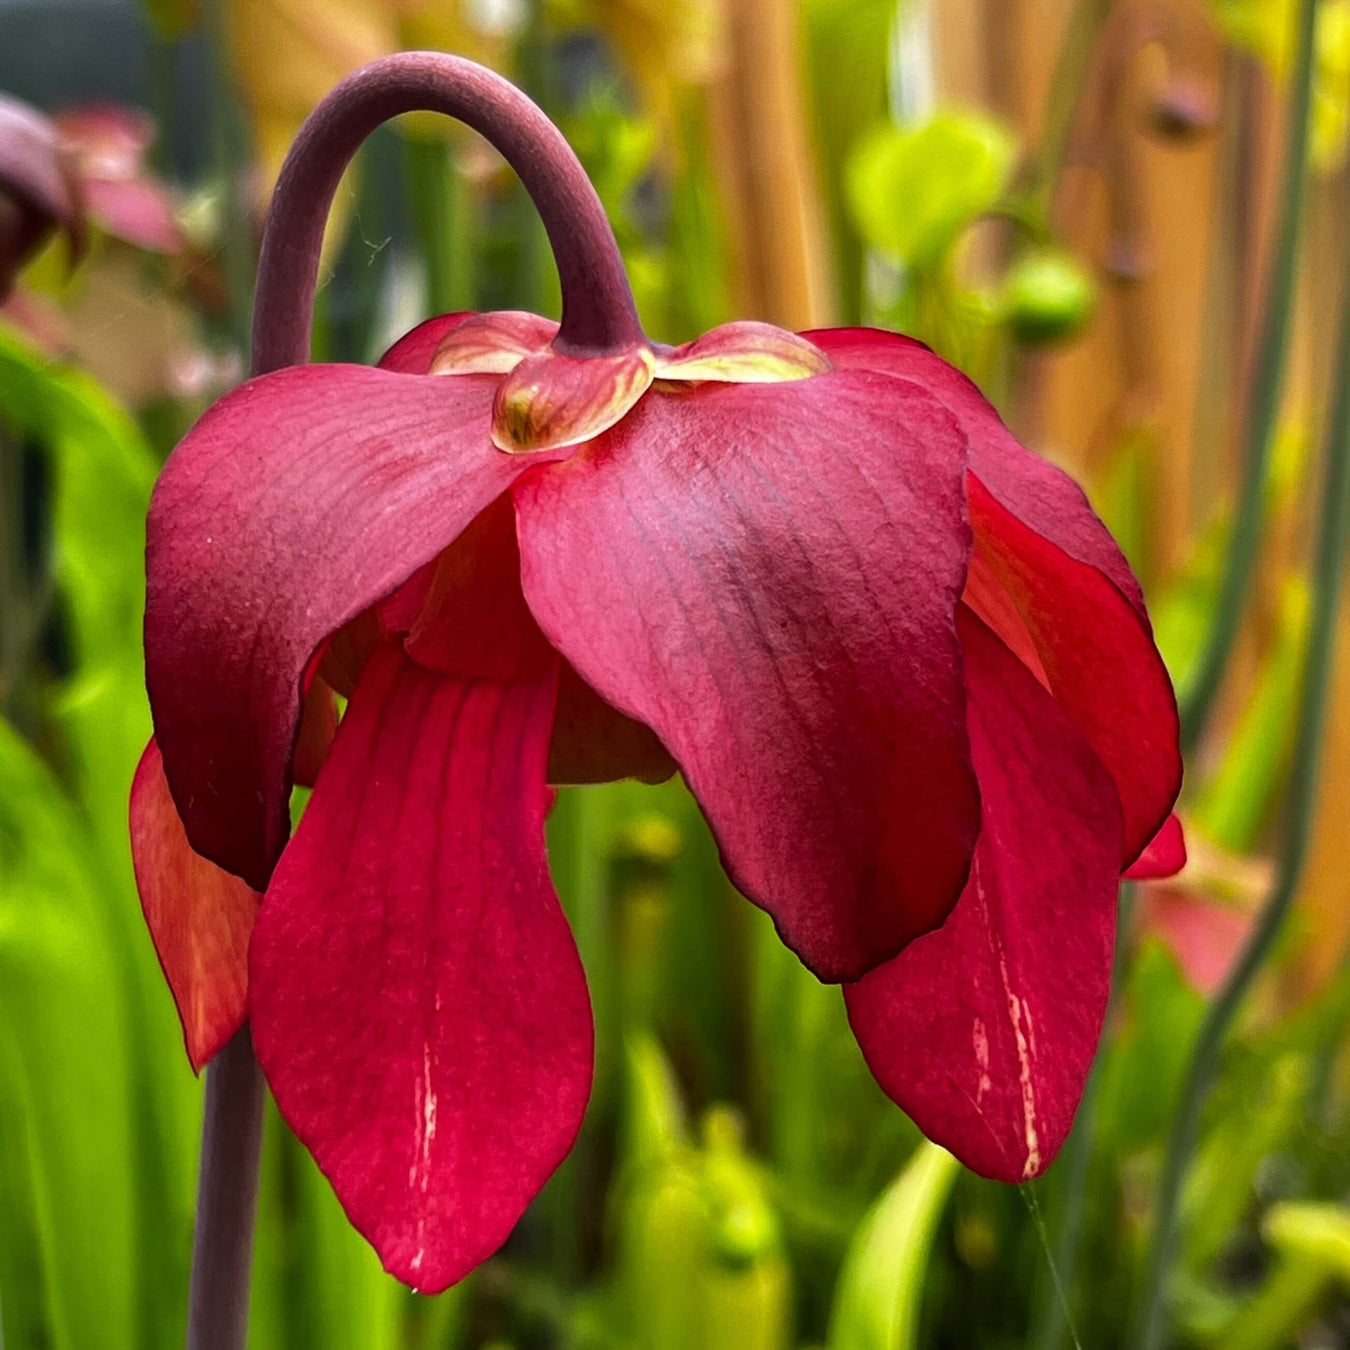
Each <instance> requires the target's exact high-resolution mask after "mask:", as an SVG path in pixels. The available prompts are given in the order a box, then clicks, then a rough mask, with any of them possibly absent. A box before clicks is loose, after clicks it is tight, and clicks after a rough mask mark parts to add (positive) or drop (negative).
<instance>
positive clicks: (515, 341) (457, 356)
mask: <svg viewBox="0 0 1350 1350" xmlns="http://www.w3.org/2000/svg"><path fill="white" fill-rule="evenodd" d="M557 331H558V325H557V324H556V323H554V322H553V320H552V319H543V318H540V316H539V315H538V314H528V313H526V312H525V311H523V310H512V309H506V310H497V311H495V312H493V313H491V314H473V315H470V317H469V318H467V319H465V320H464V322H463V323H460V324H456V325H455V327H454V328H453V329H452V330H451V331H450V332H449V333H447V334H446V335H445V337H444V338H442V339H441V341H440V343H439V344H438V345H437V347H436V350H435V352H434V353H433V354H432V358H431V364H430V366H429V367H428V372H429V373H430V374H432V375H482V374H487V375H504V374H506V372H507V371H510V370H514V369H515V368H516V367H517V366H518V365H519V364H520V363H521V362H522V361H523V360H524V359H525V358H526V357H527V356H538V355H539V354H540V353H541V352H543V351H544V349H545V348H546V347H547V346H548V344H549V343H550V342H552V341H553V338H554V335H555V334H556V333H557Z"/></svg>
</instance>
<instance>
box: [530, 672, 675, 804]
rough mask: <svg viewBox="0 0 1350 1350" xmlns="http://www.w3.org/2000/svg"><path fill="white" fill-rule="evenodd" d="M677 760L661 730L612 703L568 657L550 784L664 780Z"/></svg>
mask: <svg viewBox="0 0 1350 1350" xmlns="http://www.w3.org/2000/svg"><path fill="white" fill-rule="evenodd" d="M674 772H675V761H674V760H673V759H671V757H670V752H669V751H668V750H667V749H666V747H665V746H664V745H662V744H661V742H660V740H659V739H658V737H657V735H656V733H655V732H654V731H653V730H652V729H651V728H650V727H649V726H645V725H644V724H643V723H641V722H636V721H634V720H633V719H632V718H631V717H625V716H624V715H623V714H622V713H621V712H617V711H616V710H615V709H613V708H611V707H610V706H609V704H608V703H606V702H605V700H604V699H602V698H601V697H600V695H599V694H597V693H596V692H595V690H594V689H592V688H591V687H590V685H588V684H587V683H586V681H585V680H583V679H582V678H581V676H580V675H578V674H577V673H576V671H575V670H573V669H572V667H571V666H569V665H568V664H567V663H566V662H564V663H563V668H562V674H561V675H560V676H559V677H558V712H557V715H556V716H555V717H554V719H553V744H552V745H551V746H550V747H549V755H548V781H549V782H550V783H556V784H559V785H561V784H564V783H613V782H615V781H616V780H617V779H620V778H636V779H638V780H639V781H641V782H643V783H664V782H665V781H666V779H667V778H669V777H670V776H671V775H672V774H673V773H674Z"/></svg>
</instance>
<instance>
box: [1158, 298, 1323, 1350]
mask: <svg viewBox="0 0 1350 1350" xmlns="http://www.w3.org/2000/svg"><path fill="white" fill-rule="evenodd" d="M1339 341H1340V347H1339V354H1338V357H1337V367H1336V394H1335V398H1334V400H1333V406H1332V413H1331V420H1330V422H1329V423H1328V426H1327V437H1326V443H1327V448H1326V470H1325V474H1326V477H1325V483H1324V487H1323V494H1322V497H1321V507H1322V510H1321V522H1320V524H1319V527H1318V540H1317V554H1316V558H1315V561H1314V570H1313V598H1312V621H1311V625H1310V627H1309V630H1308V653H1307V667H1306V670H1305V673H1304V677H1303V689H1302V698H1301V701H1300V709H1301V710H1300V715H1299V723H1298V734H1297V739H1296V741H1295V744H1294V758H1293V768H1292V771H1291V775H1290V790H1289V805H1288V816H1287V819H1288V826H1287V829H1286V832H1285V836H1284V840H1283V843H1282V845H1281V849H1280V855H1279V861H1278V866H1277V870H1276V877H1275V882H1274V885H1273V886H1272V888H1271V891H1270V895H1269V896H1268V897H1267V899H1266V902H1265V905H1264V907H1263V908H1262V910H1261V913H1260V915H1259V917H1258V919H1257V922H1256V926H1255V927H1254V928H1253V929H1252V933H1251V936H1250V937H1249V938H1248V939H1247V945H1246V946H1245V947H1244V948H1243V950H1242V955H1241V957H1240V958H1239V960H1238V963H1237V965H1236V966H1235V967H1234V968H1233V970H1232V972H1231V973H1230V974H1229V976H1228V979H1227V980H1226V981H1225V982H1224V985H1223V987H1222V989H1220V991H1219V993H1218V995H1217V996H1216V997H1215V999H1214V1001H1213V1003H1211V1004H1210V1006H1209V1009H1208V1011H1207V1013H1206V1015H1205V1020H1204V1022H1203V1024H1202V1025H1201V1028H1200V1035H1199V1038H1198V1039H1197V1041H1196V1045H1195V1050H1194V1051H1193V1053H1192V1056H1191V1063H1190V1070H1189V1073H1188V1074H1187V1077H1186V1082H1185V1085H1184V1087H1183V1089H1182V1096H1181V1103H1180V1106H1179V1108H1178V1110H1177V1113H1176V1115H1175V1116H1174V1117H1173V1120H1172V1129H1171V1132H1170V1134H1169V1136H1168V1140H1167V1153H1166V1156H1165V1159H1164V1165H1163V1173H1162V1179H1161V1181H1160V1183H1159V1188H1158V1213H1157V1218H1156V1220H1155V1223H1154V1231H1153V1246H1152V1250H1151V1253H1150V1259H1149V1265H1148V1271H1147V1275H1146V1278H1145V1283H1144V1297H1143V1302H1142V1309H1143V1315H1142V1317H1141V1320H1140V1323H1139V1326H1138V1329H1137V1334H1136V1336H1135V1338H1134V1340H1133V1345H1134V1346H1135V1347H1137V1350H1155V1347H1157V1346H1159V1345H1160V1344H1161V1343H1162V1339H1163V1333H1164V1330H1165V1324H1166V1302H1165V1296H1166V1285H1167V1276H1168V1272H1169V1271H1170V1269H1171V1265H1172V1259H1173V1256H1174V1254H1175V1249H1176V1243H1177V1228H1178V1223H1177V1220H1178V1207H1179V1202H1180V1196H1181V1186H1182V1181H1183V1180H1184V1176H1185V1170H1186V1162H1187V1159H1188V1157H1189V1156H1190V1153H1191V1149H1192V1148H1193V1146H1194V1144H1195V1136H1196V1131H1197V1127H1198V1124H1199V1117H1200V1108H1201V1106H1202V1104H1203V1102H1204V1098H1205V1094H1206V1092H1207V1091H1208V1089H1209V1085H1210V1081H1211V1080H1212V1078H1213V1077H1214V1072H1215V1069H1216V1067H1217V1064H1218V1057H1219V1052H1220V1050H1221V1049H1222V1048H1223V1042H1224V1037H1225V1035H1226V1033H1227V1031H1228V1026H1229V1023H1230V1022H1232V1020H1233V1017H1234V1015H1235V1014H1236V1013H1237V1010H1238V1008H1239V1007H1240V1006H1241V1003H1242V1000H1243V997H1244V995H1245V994H1246V993H1247V990H1248V988H1249V987H1250V985H1251V983H1252V980H1253V979H1254V978H1255V976H1256V974H1257V972H1258V971H1259V970H1260V968H1261V966H1262V964H1263V963H1264V962H1265V959H1266V957H1267V956H1269V955H1270V950H1271V948H1272V947H1273V946H1274V943H1275V939H1276V938H1277V937H1278V936H1279V932H1280V928H1281V926H1282V924H1283V922H1284V918H1285V916H1286V914H1288V912H1289V907H1290V905H1292V904H1293V901H1294V895H1295V893H1296V892H1297V890H1298V885H1299V881H1300V879H1301V877H1302V875H1303V866H1304V862H1305V860H1306V858H1307V853H1308V841H1309V839H1310V837H1311V834H1312V826H1313V817H1314V813H1315V807H1316V798H1317V782H1318V771H1319V769H1320V767H1321V750H1322V736H1323V732H1324V730H1325V725H1326V715H1327V703H1328V697H1329V692H1330V687H1331V673H1332V670H1331V668H1332V658H1333V656H1334V653H1335V645H1336V621H1337V617H1338V613H1339V609H1340V599H1341V573H1342V570H1343V566H1344V561H1345V556H1346V553H1347V551H1350V282H1348V283H1347V284H1346V287H1345V296H1344V299H1343V301H1342V318H1341V332H1340V339H1339Z"/></svg>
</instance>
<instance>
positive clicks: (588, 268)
mask: <svg viewBox="0 0 1350 1350" xmlns="http://www.w3.org/2000/svg"><path fill="white" fill-rule="evenodd" d="M420 111H426V112H441V113H446V114H448V115H449V116H451V117H457V118H459V119H460V120H461V121H463V122H466V123H467V124H468V125H469V126H471V127H473V128H474V130H476V131H478V132H480V133H482V135H484V136H485V137H486V138H487V139H488V140H489V141H490V142H491V143H492V144H493V145H494V146H495V147H496V148H497V149H498V150H499V151H500V152H501V153H502V155H503V156H504V157H505V158H506V160H507V162H508V163H509V164H510V165H511V166H512V167H513V168H514V169H515V170H516V172H517V173H518V174H519V175H520V178H521V180H522V181H523V182H524V184H525V187H526V188H527V189H528V191H529V193H530V195H531V196H532V197H533V199H534V202H535V205H536V207H537V208H538V211H539V214H540V216H541V217H542V219H543V222H544V228H545V230H547V232H548V237H549V241H550V243H551V244H552V246H553V253H554V257H555V259H556V261H557V264H558V275H559V279H560V281H561V283H562V294H563V316H562V325H561V327H560V329H559V333H558V337H557V339H555V345H556V346H558V347H559V348H561V349H562V350H564V351H569V352H573V353H577V352H586V353H595V352H604V351H612V350H615V349H622V348H625V347H630V346H632V345H634V344H637V343H642V344H645V343H646V337H645V335H644V334H643V332H642V326H641V324H640V323H639V322H638V317H637V309H636V307H635V306H634V303H633V293H632V290H631V289H630V288H629V285H628V277H627V274H626V273H625V272H624V268H623V260H622V258H621V257H620V255H619V249H618V245H617V243H616V242H615V240H614V232H613V230H612V229H611V228H610V225H609V221H608V219H607V218H606V216H605V213H604V209H603V207H602V206H601V204H600V198H599V197H598V196H597V195H596V192H595V189H594V188H593V187H592V186H591V182H590V180H589V179H588V178H587V177H586V173H585V170H583V169H582V167H581V165H580V163H579V162H578V160H577V158H576V156H575V155H574V154H573V153H572V150H571V148H570V147H569V146H568V144H567V142H566V141H565V140H564V139H563V136H562V133H561V132H560V131H559V130H558V129H557V128H556V127H555V126H554V125H553V123H552V122H550V121H549V120H548V118H547V117H545V116H544V114H543V113H542V112H541V111H540V110H539V109H538V108H537V107H536V106H535V105H534V104H533V103H531V102H530V100H529V99H528V98H526V97H525V95H524V94H522V93H521V92H520V91H519V90H518V89H516V88H515V87H514V86H513V85H511V84H509V83H507V81H505V80H503V79H502V78H501V77H500V76H499V75H495V74H494V73H493V72H492V71H490V70H485V69H484V68H483V67H482V66H479V65H475V64H474V63H473V62H472V61H465V60H463V59H461V58H459V57H455V56H446V55H443V54H441V53H439V52H404V53H402V54H400V55H397V56H391V57H387V58H384V59H382V60H379V61H374V62H372V63H371V64H370V65H367V66H364V67H363V68H362V69H360V70H358V71H357V72H356V73H355V74H353V75H351V76H349V77H348V78H347V79H345V80H344V81H342V83H341V84H339V85H338V86H337V87H336V88H335V89H333V91H332V92H331V93H330V94H329V95H328V96H327V97H326V98H325V99H324V100H323V102H322V103H320V104H319V106H318V107H317V108H316V109H315V110H314V112H313V113H312V114H311V115H310V117H309V119H308V120H307V121H306V122H305V125H304V126H303V127H302V128H301V130H300V134H299V135H298V136H297V137H296V139H295V143H294V145H292V146H291V150H290V154H289V155H288V156H287V158H286V163H285V164H284V165H283V167H282V170H281V177H280V179H279V180H278V182H277V187H276V191H275V192H274V193H273V196H272V205H271V209H270V210H269V212H268V217H267V227H266V230H265V232H264V235H263V244H262V253H261V256H260V258H259V261H258V281H257V286H256V290H255V294H254V304H253V359H252V373H253V374H254V375H263V374H267V373H268V372H269V371H274V370H280V369H282V368H283V367H285V366H293V365H300V364H303V363H304V362H306V361H308V360H309V347H310V331H311V327H312V324H313V310H314V292H315V288H316V286H317V283H318V272H319V254H320V250H321V248H322V245H323V233H324V227H325V225H326V224H327V221H328V212H329V208H330V207H331V205H332V201H333V194H334V193H335V192H336V191H337V185H338V181H339V180H340V179H341V177H342V173H343V170H344V169H346V167H347V165H348V163H349V162H350V160H351V158H352V156H353V155H354V154H355V153H356V151H357V150H358V149H359V148H360V146H361V143H362V142H363V141H364V140H365V139H366V137H367V136H368V135H369V134H370V133H371V132H372V131H374V130H375V128H376V127H378V126H380V125H381V124H382V123H384V122H387V121H388V120H389V119H390V118H391V117H397V116H399V115H400V114H401V113H407V112H420ZM263 1098H264V1088H263V1080H262V1074H261V1072H260V1070H259V1068H258V1062H257V1059H256V1058H255V1057H254V1054H253V1043H252V1040H251V1038H250V1036H249V1032H248V1028H247V1026H245V1027H244V1028H243V1030H241V1031H240V1032H239V1034H238V1035H237V1036H236V1037H235V1038H234V1040H233V1041H231V1042H230V1044H229V1045H228V1046H227V1047H226V1048H225V1049H224V1050H223V1051H221V1053H220V1054H219V1055H218V1056H217V1057H216V1059H215V1060H214V1061H213V1062H212V1064H211V1067H210V1068H209V1069H208V1071H207V1080H206V1112H205V1121H204V1125H203V1132H202V1161H201V1172H200V1179H199V1182H198V1201H197V1226H196V1234H195V1238H194V1243H193V1253H192V1285H191V1291H190V1295H189V1313H188V1335H187V1350H244V1346H245V1343H246V1340H247V1335H248V1299H249V1277H250V1267H251V1264H252V1256H253V1223H254V1215H255V1212H256V1209H257V1195H258V1167H259V1158H260V1154H261V1147H262V1108H263Z"/></svg>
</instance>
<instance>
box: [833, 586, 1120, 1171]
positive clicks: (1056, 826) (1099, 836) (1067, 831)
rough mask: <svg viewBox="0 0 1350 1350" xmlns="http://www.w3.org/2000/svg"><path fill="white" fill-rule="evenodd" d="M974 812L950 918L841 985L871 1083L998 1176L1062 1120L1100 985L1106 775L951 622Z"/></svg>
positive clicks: (1112, 888) (1110, 928) (1041, 702)
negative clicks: (961, 883) (957, 635)
mask: <svg viewBox="0 0 1350 1350" xmlns="http://www.w3.org/2000/svg"><path fill="white" fill-rule="evenodd" d="M960 628H961V638H962V644H963V647H964V649H965V657H966V677H967V680H968V682H969V687H970V713H969V716H970V740H971V749H972V751H973V753H974V757H975V767H976V770H977V771H978V773H979V777H980V790H981V794H982V801H983V805H984V814H983V820H982V826H981V831H980V841H979V844H978V845H977V847H976V849H975V861H974V864H973V866H972V868H971V874H970V882H969V884H968V885H967V887H966V890H965V893H964V894H963V895H962V896H961V899H960V901H959V902H958V904H957V906H956V909H955V910H954V911H953V912H952V915H951V917H950V918H949V919H948V920H947V922H946V923H945V924H944V925H943V927H942V928H941V929H939V930H938V931H937V932H935V933H930V934H929V935H928V936H926V937H922V938H920V939H919V940H918V941H917V942H914V943H912V944H911V945H910V946H909V947H908V948H906V950H905V951H903V952H901V954H900V955H899V956H898V957H896V958H895V960H894V961H891V962H889V963H887V964H886V965H884V966H882V967H880V968H879V969H878V970H875V971H873V972H872V973H871V974H870V975H868V976H867V977H866V978H865V979H863V980H861V981H860V982H859V983H857V984H855V985H851V986H849V987H847V988H846V989H845V991H844V995H845V999H846V1000H847V1003H848V1013H849V1020H850V1022H851V1023H852V1026H853V1031H854V1034H855V1035H856V1036H857V1038H858V1044H859V1045H860V1046H861V1047H862V1051H863V1055H864V1056H865V1057H866V1059H867V1063H868V1065H869V1067H870V1068H871V1070H872V1072H873V1074H874V1075H875V1076H876V1079H877V1082H878V1083H880V1084H881V1086H882V1088H883V1089H884V1091H885V1092H886V1094H887V1095H888V1096H889V1097H891V1098H892V1099H893V1100H894V1101H895V1102H896V1103H897V1104H898V1105H899V1106H900V1107H902V1108H903V1109H904V1110H905V1111H907V1112H908V1113H909V1114H910V1115H911V1116H912V1117H913V1119H914V1121H915V1123H916V1124H917V1125H918V1126H919V1128H920V1129H921V1130H923V1132H924V1133H925V1134H926V1135H928V1136H929V1137H930V1138H931V1139H933V1140H934V1141H936V1142H937V1143H939V1144H941V1145H943V1147H945V1148H948V1149H950V1150H951V1151H952V1152H953V1153H955V1154H956V1155H957V1157H959V1158H960V1159H961V1161H962V1162H964V1163H965V1164H966V1166H968V1167H970V1168H972V1169H973V1170H974V1171H976V1172H979V1173H981V1174H982V1175H984V1176H987V1177H992V1178H994V1179H996V1180H1000V1181H1023V1180H1025V1179H1026V1178H1028V1177H1032V1176H1036V1175H1037V1174H1038V1173H1040V1172H1042V1171H1043V1170H1044V1169H1045V1168H1046V1167H1047V1166H1048V1165H1049V1164H1050V1162H1051V1160H1052V1159H1053V1158H1054V1156H1055V1154H1056V1152H1057V1151H1058V1150H1059V1147H1060V1145H1061V1144H1062V1143H1063V1142H1064V1138H1065V1136H1066V1135H1067V1134H1068V1132H1069V1127H1070V1125H1071V1124H1072V1123H1073V1116H1074V1112H1075V1110H1076V1109H1077V1107H1078V1101H1079V1098H1080V1097H1081V1096H1082V1091H1083V1084H1084V1083H1085V1081H1086V1079H1087V1074H1088V1070H1089V1068H1090V1067H1091V1065H1092V1057H1093V1054H1094V1052H1095V1050H1096V1046H1097V1040H1098V1037H1099V1035H1100V1032H1101V1025H1102V1018H1103V1016H1104V1015H1105V1012H1106V1000H1107V995H1108V993H1109V991H1110V981H1111V952H1112V945H1113V940H1114V933H1115V916H1116V890H1117V877H1118V873H1119V862H1120V811H1119V807H1118V805H1117V802H1116V796H1115V793H1114V791H1113V790H1112V786H1111V780H1110V778H1109V776H1108V775H1107V774H1106V772H1105V770H1104V769H1103V768H1102V765H1101V763H1100V761H1099V760H1098V759H1097V757H1096V756H1095V755H1094V754H1093V753H1092V751H1091V749H1090V748H1089V747H1088V745H1087V743H1086V742H1085V741H1084V740H1083V737H1082V736H1081V734H1080V733H1079V732H1078V730H1077V729H1076V728H1075V727H1074V725H1073V723H1072V722H1071V721H1070V720H1069V719H1068V718H1067V717H1066V716H1065V714H1064V713H1063V711H1062V710H1061V709H1060V708H1059V706H1058V705H1057V704H1056V702H1055V701H1054V699H1053V698H1051V696H1050V695H1049V694H1048V693H1047V692H1046V691H1045V689H1044V688H1043V687H1042V686H1041V685H1040V684H1039V683H1038V682H1037V681H1036V680H1035V678H1034V677H1033V676H1032V675H1031V674H1030V673H1029V672H1028V671H1027V669H1026V667H1025V666H1023V665H1022V663H1021V662H1020V661H1018V660H1017V658H1016V657H1015V656H1014V655H1013V654H1012V653H1011V652H1010V651H1009V650H1008V649H1007V648H1006V647H1005V646H1004V645H1003V644H1002V642H1000V640H999V639H998V638H997V637H996V636H995V635H994V634H993V633H992V632H991V631H990V630H989V629H988V628H986V627H985V626H984V625H983V624H982V623H981V622H980V621H979V620H978V619H976V618H974V616H973V615H972V614H970V612H969V611H963V613H962V616H961V623H960Z"/></svg>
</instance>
